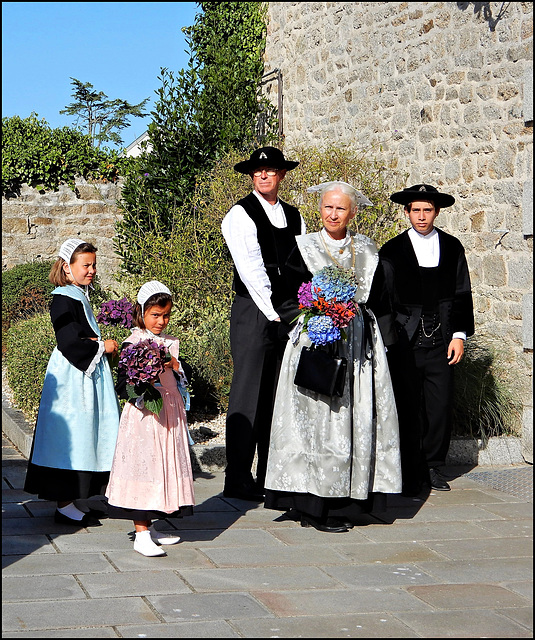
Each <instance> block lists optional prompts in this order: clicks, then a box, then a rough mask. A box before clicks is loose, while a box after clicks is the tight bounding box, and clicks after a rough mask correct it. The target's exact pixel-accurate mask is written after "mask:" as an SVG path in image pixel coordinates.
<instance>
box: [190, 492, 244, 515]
mask: <svg viewBox="0 0 535 640" xmlns="http://www.w3.org/2000/svg"><path fill="white" fill-rule="evenodd" d="M208 491H209V490H208V489H207V492H208ZM212 491H213V489H212ZM195 499H196V502H197V504H196V505H195V507H194V510H195V513H201V512H203V511H229V512H230V513H235V512H236V511H239V509H236V507H234V506H233V505H231V504H229V503H228V502H227V501H226V500H222V499H221V498H218V497H209V498H206V499H204V500H203V501H202V502H200V503H199V501H198V500H199V496H198V495H197V494H195Z"/></svg>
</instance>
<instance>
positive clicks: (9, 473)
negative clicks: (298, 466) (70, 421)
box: [2, 439, 533, 638]
mask: <svg viewBox="0 0 535 640" xmlns="http://www.w3.org/2000/svg"><path fill="white" fill-rule="evenodd" d="M2 460H3V473H2V476H3V500H2V512H3V513H2V515H3V518H2V554H3V556H2V560H3V565H2V566H3V569H2V583H3V588H2V614H3V615H2V637H4V638H61V637H63V638H66V637H68V638H160V637H167V638H177V637H187V638H270V637H279V638H297V637H303V638H342V637H348V638H389V637H391V638H394V637H395V638H402V637H403V638H438V637H440V638H467V637H487V638H531V637H533V624H532V619H533V618H532V611H533V609H532V602H533V574H532V559H533V551H532V538H533V536H532V528H533V509H532V503H531V502H532V497H531V496H532V486H531V485H530V484H529V482H530V479H532V477H533V476H532V468H531V467H528V466H527V465H522V466H518V467H507V468H495V469H488V468H487V467H485V468H477V467H476V468H470V467H449V468H448V472H449V477H450V478H451V486H452V491H449V492H434V491H432V492H430V493H428V494H423V495H421V496H420V497H419V498H412V499H410V498H403V497H402V496H389V505H388V509H387V511H386V512H385V513H381V514H373V515H371V516H365V517H363V518H362V520H361V521H359V522H358V523H357V526H355V527H354V528H353V529H352V530H351V531H349V532H347V533H338V534H328V533H321V532H319V531H316V530H315V529H310V528H302V527H300V526H299V524H298V523H296V522H294V521H293V520H289V519H287V518H285V517H284V515H283V514H281V513H279V512H276V511H269V510H267V509H264V508H263V506H262V505H256V504H254V503H251V502H244V501H241V500H233V499H226V498H223V496H222V493H221V491H222V488H223V474H222V473H221V472H200V473H197V474H196V479H195V493H196V501H197V506H196V509H195V515H194V516H193V517H191V518H184V519H183V520H179V519H168V520H165V521H161V522H159V523H158V527H159V528H161V529H170V530H173V531H177V532H178V535H180V536H181V542H180V543H179V544H177V545H174V546H172V547H167V548H166V551H167V555H166V556H165V557H161V558H146V557H144V556H141V555H139V554H137V553H136V552H134V551H133V548H132V540H131V531H132V529H133V527H132V524H131V523H128V522H124V521H117V520H116V521H114V520H110V519H103V520H102V526H100V527H88V528H85V529H75V530H73V528H72V527H70V526H67V525H59V524H55V523H54V520H53V513H54V505H53V504H52V503H50V502H46V501H42V500H38V499H37V498H36V497H35V496H32V495H29V494H27V493H24V492H23V491H22V486H23V482H24V476H25V471H26V460H25V459H24V457H23V456H22V455H21V454H20V453H18V452H17V451H16V449H15V448H14V447H13V446H12V445H11V443H10V442H9V441H8V440H7V439H3V447H2ZM530 486H531V493H529V495H528V490H529V489H530ZM93 504H94V506H97V507H100V508H105V504H104V503H103V501H102V500H101V499H94V500H93Z"/></svg>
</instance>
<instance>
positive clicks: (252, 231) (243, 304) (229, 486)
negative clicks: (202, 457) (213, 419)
mask: <svg viewBox="0 0 535 640" xmlns="http://www.w3.org/2000/svg"><path fill="white" fill-rule="evenodd" d="M298 164H299V163H298V162H295V161H289V160H286V159H285V158H284V155H283V153H282V152H281V151H280V150H279V149H276V148H274V147H262V148H260V149H257V150H256V151H254V152H253V153H252V154H251V157H250V158H249V160H245V161H243V162H238V164H236V165H235V166H234V169H235V170H236V171H238V172H240V173H244V174H249V175H250V176H251V179H252V182H253V188H254V190H253V192H252V193H250V194H249V195H248V196H246V197H245V198H243V199H241V200H240V201H239V202H237V203H236V204H235V205H234V206H233V207H232V208H231V209H230V211H229V212H228V213H227V215H226V216H225V218H224V220H223V223H222V225H221V229H222V232H223V236H224V238H225V241H226V243H227V245H228V248H229V250H230V253H231V255H232V259H233V260H234V283H233V289H234V291H235V293H236V295H235V298H234V302H233V304H232V312H231V319H230V344H231V350H232V359H233V362H234V375H233V378H232V386H231V389H230V397H229V406H228V412H227V423H226V457H227V467H226V470H225V486H224V491H223V495H224V496H226V497H229V498H240V499H242V500H253V501H256V502H261V501H262V500H263V499H264V479H265V474H266V464H267V453H268V446H269V434H270V429H271V418H272V413H273V402H274V398H275V390H276V387H277V379H278V374H279V369H280V362H281V359H282V355H283V352H284V347H285V344H286V340H287V333H288V330H289V323H290V322H291V321H292V320H293V318H289V317H286V314H285V310H284V308H283V307H282V306H281V305H282V303H283V302H284V301H285V300H287V299H288V298H289V295H288V292H287V291H286V282H285V279H284V276H283V268H284V265H285V263H286V260H287V258H288V256H289V254H290V252H291V251H292V249H293V248H294V247H295V246H296V241H295V236H296V235H299V234H301V233H305V224H304V221H303V219H302V217H301V215H300V214H299V211H298V210H297V209H296V208H295V207H292V206H291V205H289V204H287V203H285V202H283V201H282V200H279V198H278V191H279V184H280V182H281V180H283V179H284V176H285V175H286V172H287V171H289V170H291V169H294V168H295V167H297V165H298ZM294 315H295V313H294ZM255 451H256V452H257V455H258V460H257V477H256V481H255V480H254V479H253V475H252V471H251V469H252V465H253V460H254V455H255Z"/></svg>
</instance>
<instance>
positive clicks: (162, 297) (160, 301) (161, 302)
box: [132, 291, 173, 329]
mask: <svg viewBox="0 0 535 640" xmlns="http://www.w3.org/2000/svg"><path fill="white" fill-rule="evenodd" d="M170 302H171V303H172V302H173V298H171V296H170V295H169V294H168V293H164V292H163V291H162V292H159V293H155V294H153V295H152V296H151V297H150V298H148V299H147V302H145V312H146V311H148V310H149V309H150V308H151V307H165V306H166V305H168V304H169V303H170ZM132 324H133V325H134V326H135V327H138V328H139V329H146V327H145V321H144V320H143V315H142V313H141V305H140V304H139V302H136V304H135V306H134V313H133V314H132Z"/></svg>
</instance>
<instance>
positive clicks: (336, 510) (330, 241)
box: [265, 182, 401, 532]
mask: <svg viewBox="0 0 535 640" xmlns="http://www.w3.org/2000/svg"><path fill="white" fill-rule="evenodd" d="M311 190H314V191H320V193H321V200H320V212H321V218H322V222H323V229H322V230H321V231H319V232H318V233H310V234H307V235H302V236H297V238H296V240H297V249H295V250H294V254H293V255H292V256H291V257H290V259H289V261H288V264H287V267H288V277H289V279H291V280H293V281H294V284H295V290H296V291H297V288H298V286H299V283H303V282H306V281H308V280H310V279H311V277H312V276H313V275H314V274H317V273H318V272H319V271H320V270H321V269H322V268H323V267H326V266H334V267H337V268H339V269H342V270H345V271H346V273H353V274H354V276H355V278H354V279H355V280H356V283H357V290H356V294H355V295H354V297H353V302H354V304H355V307H356V314H355V316H354V317H353V319H352V320H351V321H350V322H349V325H348V326H347V327H346V328H345V332H344V333H342V336H343V337H342V338H341V339H340V340H338V341H337V346H338V349H339V352H340V353H339V355H341V356H343V357H345V358H346V359H347V374H346V377H345V382H344V385H343V389H342V390H341V391H340V393H341V396H338V395H332V396H329V395H324V394H322V393H316V392H314V391H310V390H308V389H306V388H304V387H300V386H297V385H296V384H294V379H295V375H296V370H297V367H298V364H299V360H300V356H301V351H302V349H303V347H304V346H310V345H311V340H310V338H309V335H308V334H307V332H305V331H303V330H302V322H301V323H298V325H297V326H296V327H295V328H294V330H293V331H292V333H291V334H290V340H289V342H288V345H287V347H286V351H285V354H284V359H283V362H282V368H281V374H280V378H279V383H278V387H277V395H276V401H275V410H274V415H273V422H272V427H271V439H270V448H269V458H268V470H267V477H266V483H265V488H266V497H265V507H266V508H268V509H277V510H289V514H288V516H289V517H293V518H294V519H296V520H300V522H301V525H302V526H304V527H307V526H313V527H315V528H316V529H318V530H320V531H328V532H345V531H348V529H349V528H351V527H352V526H353V524H354V522H355V520H356V519H357V518H358V516H359V514H361V513H363V512H369V511H370V510H371V509H372V508H373V509H374V511H375V510H383V509H384V507H385V503H386V494H388V493H399V492H400V491H401V467H400V455H399V432H398V416H397V412H396V404H395V401H394V395H393V391H392V385H391V380H390V374H389V370H388V364H387V359H386V353H385V347H384V344H383V340H382V338H381V334H380V331H379V328H378V325H377V321H376V318H375V315H374V313H373V312H372V311H371V309H370V308H369V307H368V306H367V304H368V301H369V299H370V296H371V294H372V283H373V285H374V286H373V291H374V292H378V297H380V295H381V292H382V290H383V288H382V284H381V282H380V274H379V273H378V272H377V267H378V262H379V259H378V253H377V248H376V246H375V243H374V242H373V241H372V240H371V239H370V238H368V237H366V236H363V235H361V234H358V233H354V232H351V231H349V230H348V228H347V226H348V223H349V221H350V220H351V219H352V218H354V217H355V214H356V213H357V209H358V205H359V204H365V205H371V204H372V203H371V202H370V201H369V200H368V199H367V198H366V197H365V196H363V195H362V194H361V193H360V192H359V191H357V190H356V189H354V188H353V187H352V186H351V185H349V184H347V183H345V182H330V183H324V184H323V185H319V186H318V187H312V188H310V189H309V191H311ZM376 272H377V273H376ZM373 295H374V296H375V295H376V294H375V293H374V294H373ZM291 307H292V304H291V303H290V302H289V303H288V312H289V314H290V315H291ZM293 307H294V312H295V313H294V317H295V316H296V315H297V314H298V313H299V308H298V305H297V302H296V301H294V302H293ZM287 317H289V315H287ZM378 498H380V499H378Z"/></svg>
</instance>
